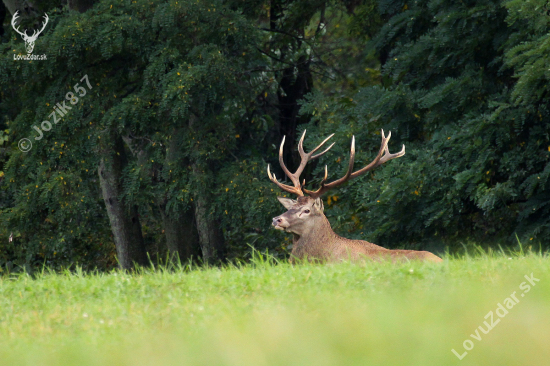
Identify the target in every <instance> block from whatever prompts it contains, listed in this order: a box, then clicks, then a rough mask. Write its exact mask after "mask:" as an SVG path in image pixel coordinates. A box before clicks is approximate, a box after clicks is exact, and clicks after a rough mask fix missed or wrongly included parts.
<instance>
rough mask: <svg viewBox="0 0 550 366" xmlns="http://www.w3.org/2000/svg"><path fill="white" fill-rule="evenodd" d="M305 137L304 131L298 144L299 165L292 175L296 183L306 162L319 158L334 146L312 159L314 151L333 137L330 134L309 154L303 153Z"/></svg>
mask: <svg viewBox="0 0 550 366" xmlns="http://www.w3.org/2000/svg"><path fill="white" fill-rule="evenodd" d="M305 136H306V130H304V133H303V134H302V137H300V141H299V142H298V152H299V153H300V158H301V159H302V160H301V161H300V165H299V166H298V169H296V172H295V173H294V175H295V176H296V179H297V181H298V182H299V177H300V174H302V172H303V171H304V168H305V167H306V165H307V162H308V161H311V160H313V159H317V158H318V157H319V156H321V155H323V154H324V153H326V152H327V151H329V150H330V148H331V147H332V146H333V145H334V144H332V145H330V146H329V147H328V148H327V149H326V150H325V151H323V152H322V153H320V154H317V155H315V156H314V157H312V155H313V153H314V152H315V151H317V150H319V149H320V148H321V147H322V146H323V145H324V144H325V143H326V142H327V141H328V140H329V139H331V138H332V136H334V134H332V135H330V136H329V137H327V138H326V139H324V140H323V141H322V142H321V143H320V144H319V145H317V146H316V147H315V148H314V149H313V150H311V151H310V152H309V153H306V152H305V151H304V138H305ZM293 182H294V181H293ZM294 185H296V183H294ZM304 185H305V184H304Z"/></svg>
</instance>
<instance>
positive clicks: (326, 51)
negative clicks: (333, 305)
mask: <svg viewBox="0 0 550 366" xmlns="http://www.w3.org/2000/svg"><path fill="white" fill-rule="evenodd" d="M17 10H19V15H20V18H19V20H18V24H21V26H20V29H21V30H23V29H25V28H26V29H28V33H29V35H30V34H31V33H32V31H31V30H32V29H33V28H34V29H40V28H41V24H42V22H43V20H44V19H43V15H44V13H47V14H48V16H49V22H48V24H47V26H46V28H45V29H44V32H43V33H42V34H41V35H40V36H39V38H38V40H37V41H36V45H35V49H34V52H33V53H34V54H37V55H41V54H46V55H47V60H43V61H23V60H14V55H24V54H26V51H25V44H24V42H23V41H22V39H21V36H20V35H18V34H17V33H16V32H15V31H14V30H13V28H12V26H11V20H12V15H13V14H14V12H15V11H17ZM0 20H2V27H1V28H0V37H1V44H0V54H1V57H0V85H1V94H0V186H1V191H0V268H2V269H3V270H12V269H13V268H27V269H29V270H31V269H32V268H36V267H40V266H42V265H44V264H45V265H47V266H49V267H52V268H63V267H67V266H70V265H71V264H78V265H80V266H83V267H84V268H88V269H91V268H98V269H101V270H103V269H109V268H113V267H115V266H117V260H118V263H119V264H120V265H121V266H122V267H125V268H128V267H131V266H132V263H133V262H135V263H138V264H147V263H148V262H149V260H151V261H153V262H157V261H163V260H165V259H166V258H168V257H169V256H170V255H174V254H176V253H177V255H178V256H179V257H180V258H181V259H184V260H185V259H187V258H189V257H191V256H193V257H194V258H200V259H201V260H203V261H206V262H210V263H214V262H216V261H220V260H237V259H245V260H246V259H247V258H249V257H250V253H251V250H252V248H256V249H258V250H261V251H265V250H268V251H269V252H270V253H271V254H274V255H275V256H278V257H281V258H283V257H286V256H288V252H289V249H290V245H291V241H290V237H286V236H285V235H283V234H282V233H279V232H275V231H274V230H272V229H271V227H270V226H271V218H272V217H274V216H276V215H277V214H279V213H281V212H282V211H283V208H282V207H280V206H279V204H278V202H277V200H276V199H275V197H276V195H282V192H279V191H278V189H276V187H275V186H274V185H273V184H272V183H270V182H269V180H268V178H267V174H266V167H267V164H271V167H272V169H273V170H274V171H275V173H276V175H277V176H278V177H279V178H282V177H283V174H282V172H281V171H280V170H279V169H278V160H277V154H278V146H279V143H280V141H281V139H282V136H286V146H285V150H284V156H285V161H287V162H288V165H290V167H291V168H294V167H295V166H296V165H297V163H298V156H297V153H296V143H297V139H296V137H297V136H299V135H300V133H301V132H302V131H304V130H305V129H307V136H306V141H305V144H306V149H307V148H308V147H311V146H314V144H317V143H318V142H320V141H321V140H322V139H324V137H326V136H328V135H329V134H331V133H336V135H335V137H334V138H333V139H334V140H335V141H336V145H335V146H334V147H333V149H332V150H331V152H330V153H328V154H327V155H325V156H324V157H322V158H321V159H319V161H318V162H315V163H314V164H311V166H309V167H308V168H307V169H306V172H305V176H304V178H305V179H306V182H307V184H308V185H311V186H313V187H316V186H317V184H318V183H319V182H320V180H321V178H322V176H323V171H324V166H325V165H327V166H328V171H329V175H330V177H339V176H341V175H342V174H343V173H344V172H345V169H346V168H347V158H348V155H349V144H350V139H351V136H352V135H355V136H356V140H357V150H358V151H357V154H356V166H359V165H361V164H366V163H368V162H369V161H370V160H371V159H372V158H373V157H374V156H375V154H376V152H377V150H378V148H379V144H380V129H381V128H383V129H384V130H385V131H390V130H391V132H392V140H391V142H390V150H391V151H398V150H399V149H400V146H401V144H405V145H406V149H407V154H406V155H405V156H404V157H403V158H400V159H397V160H394V161H392V162H390V163H388V164H386V165H385V166H382V167H380V168H378V169H377V170H375V171H374V172H372V173H370V174H368V175H366V176H364V177H362V178H360V179H357V180H356V181H353V183H350V184H348V185H345V186H344V187H341V188H339V189H338V190H336V191H334V192H330V194H329V195H328V196H327V197H325V203H326V204H325V210H326V213H327V216H328V218H329V220H330V221H331V223H332V225H333V227H334V229H335V231H336V232H338V233H339V234H341V235H343V236H346V237H349V238H362V239H366V240H369V241H371V242H375V243H377V244H379V245H383V246H385V247H388V248H412V249H420V248H423V249H430V250H436V251H437V250H443V249H444V248H445V247H448V248H450V249H451V250H454V248H456V247H457V246H458V245H460V243H464V242H468V241H473V242H476V243H479V244H483V245H493V246H497V245H501V246H514V245H517V238H519V239H520V240H521V241H522V242H523V243H528V244H531V245H533V246H536V247H538V246H539V245H541V246H542V248H543V249H547V248H548V243H549V239H550V181H549V176H550V135H549V132H550V125H549V123H548V121H549V120H550V119H549V117H550V116H549V113H550V110H549V104H548V102H549V97H550V94H549V87H548V80H549V78H550V39H549V37H550V36H549V34H550V33H549V32H548V29H549V26H550V5H548V4H547V2H546V1H540V0H535V1H529V2H525V1H521V0H510V1H496V0H495V1H489V0H481V1H479V0H475V1H474V0H470V1H467V0H465V1H451V0H432V1H414V2H412V1H394V0H379V1H375V0H345V1H342V0H335V1H325V0H228V1H220V0H208V1H207V0H177V1H174V0H171V1H158V0H109V1H106V0H98V1H94V0H75V1H71V0H69V1H63V0H51V1H42V2H33V3H31V2H29V1H26V0H4V1H3V3H0ZM85 75H87V77H88V80H89V82H90V87H91V88H90V87H89V86H87V84H86V81H85V80H83V77H84V76H85ZM81 87H83V88H85V89H84V92H85V94H83V93H84V92H83V91H82V89H81ZM68 93H71V94H68ZM63 102H65V105H67V106H69V107H71V109H70V110H68V111H67V112H66V113H65V114H64V116H63V117H62V118H61V117H59V121H58V123H53V119H51V118H50V117H49V116H50V114H51V113H52V112H54V113H55V111H54V109H53V108H54V106H55V105H57V103H60V104H62V103H63ZM43 121H50V122H51V123H52V126H51V129H50V130H49V131H43V135H44V137H43V138H42V139H40V140H35V137H37V136H38V133H37V132H36V131H35V129H34V128H33V126H36V127H40V126H41V125H43ZM46 126H47V124H46ZM22 138H29V139H30V140H31V142H32V144H33V147H32V149H31V150H30V151H29V152H22V151H21V150H20V149H19V148H18V142H19V140H20V139H22ZM291 170H292V169H291ZM115 243H116V245H115Z"/></svg>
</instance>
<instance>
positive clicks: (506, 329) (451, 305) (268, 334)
mask: <svg viewBox="0 0 550 366" xmlns="http://www.w3.org/2000/svg"><path fill="white" fill-rule="evenodd" d="M549 264H550V261H549V258H548V256H547V255H541V254H533V253H531V254H527V255H523V254H521V255H512V256H510V255H506V254H495V253H489V254H487V253H485V254H484V255H481V256H475V257H471V256H463V257H454V258H453V257H450V256H448V257H446V258H445V262H444V263H443V264H431V263H406V264H399V265H394V264H391V263H369V264H367V265H354V264H348V263H342V264H338V265H311V264H302V265H290V264H286V263H274V262H273V261H272V260H269V259H265V257H259V258H256V260H255V261H254V262H253V263H252V264H247V265H243V266H227V267H225V268H222V269H220V268H209V269H204V268H196V269H195V268H189V267H184V268H180V269H176V270H166V269H164V270H163V269H156V270H142V271H140V272H138V273H136V274H132V275H129V274H127V273H124V272H111V273H108V274H99V273H98V274H82V273H79V271H76V272H73V273H70V272H66V273H62V274H54V273H43V274H40V275H38V276H35V278H31V277H29V276H27V275H17V276H14V275H11V276H10V275H4V276H3V277H1V278H0V364H1V365H2V366H8V365H32V366H40V365H63V366H73V365H74V366H76V365H78V366H87V365H128V366H130V365H131V366H139V365H256V366H262V365H318V366H322V365H458V364H460V365H548V364H550V361H549V360H550V348H549V347H548V344H550V332H549V330H550V306H549V304H550V269H549V268H550V266H549ZM526 275H527V276H529V278H530V279H531V282H533V283H534V284H530V282H529V281H528V280H527V279H526V277H525V276H526ZM535 279H536V280H538V281H536V280H535ZM522 286H523V288H522ZM526 286H529V290H528V291H525V290H526V288H527V287H526ZM513 297H515V298H516V299H517V300H518V301H517V302H516V301H512V300H510V299H511V298H513ZM509 300H510V301H509ZM499 304H501V307H502V309H501V307H499ZM506 306H508V308H506ZM510 306H511V307H510ZM503 309H506V310H503ZM505 312H506V313H505ZM489 313H491V314H492V317H493V319H491V316H490V315H489ZM499 314H500V315H503V316H502V317H500V315H499ZM484 322H486V323H484ZM491 322H492V323H493V324H492V325H493V327H492V329H490V330H489V331H487V330H488V329H489V327H488V326H490V325H491ZM479 327H481V328H483V330H484V331H485V332H487V333H486V334H485V332H483V331H481V330H480V328H479ZM465 347H466V348H465ZM452 349H454V350H455V351H456V353H457V355H455V354H454V353H453V352H452V351H451V350H452ZM468 349H469V350H468ZM465 352H467V353H466V354H465ZM459 356H461V357H462V359H459Z"/></svg>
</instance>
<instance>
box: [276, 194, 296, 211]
mask: <svg viewBox="0 0 550 366" xmlns="http://www.w3.org/2000/svg"><path fill="white" fill-rule="evenodd" d="M277 199H278V200H279V202H281V205H283V206H285V208H286V209H287V210H290V209H291V208H292V207H293V206H294V205H295V204H296V200H292V199H290V198H284V197H277Z"/></svg>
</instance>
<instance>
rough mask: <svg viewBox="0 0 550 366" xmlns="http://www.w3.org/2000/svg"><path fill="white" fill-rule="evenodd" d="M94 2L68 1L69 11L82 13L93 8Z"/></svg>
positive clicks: (91, 0) (90, 0)
mask: <svg viewBox="0 0 550 366" xmlns="http://www.w3.org/2000/svg"><path fill="white" fill-rule="evenodd" d="M94 3H95V0H69V9H71V10H76V11H78V12H79V13H84V12H85V11H86V10H88V9H91V8H92V6H94Z"/></svg>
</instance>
